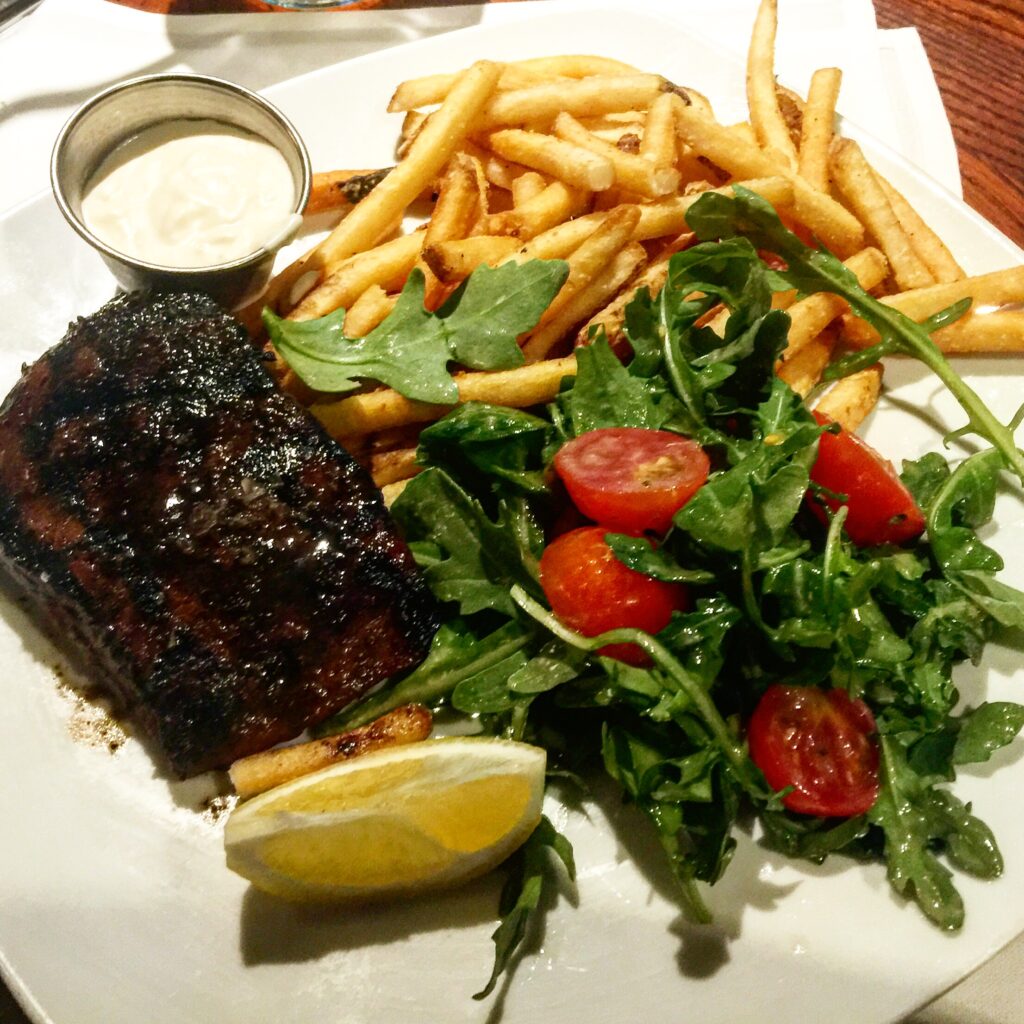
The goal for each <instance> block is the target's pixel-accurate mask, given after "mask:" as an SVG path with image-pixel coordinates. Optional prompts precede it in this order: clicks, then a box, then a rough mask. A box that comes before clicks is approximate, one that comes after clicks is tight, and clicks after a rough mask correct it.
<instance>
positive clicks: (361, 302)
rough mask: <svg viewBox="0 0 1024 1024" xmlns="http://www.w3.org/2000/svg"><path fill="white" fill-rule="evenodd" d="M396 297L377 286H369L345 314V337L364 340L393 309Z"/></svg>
mask: <svg viewBox="0 0 1024 1024" xmlns="http://www.w3.org/2000/svg"><path fill="white" fill-rule="evenodd" d="M396 301H397V296H395V295H388V293H387V292H386V291H384V289H383V288H381V286H380V285H379V284H371V285H370V287H369V288H367V289H366V291H364V292H363V294H362V295H360V296H359V298H358V299H356V300H355V301H354V302H353V303H352V305H351V306H349V307H348V311H347V312H346V313H345V335H346V337H349V338H364V337H366V335H367V334H369V333H370V331H372V330H373V329H374V327H376V326H377V325H378V324H379V323H380V322H381V321H382V320H383V319H384V318H385V317H386V316H387V315H388V313H390V312H391V310H393V309H394V308H395V302H396Z"/></svg>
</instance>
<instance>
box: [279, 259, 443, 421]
mask: <svg viewBox="0 0 1024 1024" xmlns="http://www.w3.org/2000/svg"><path fill="white" fill-rule="evenodd" d="M423 294H424V277H423V273H422V271H419V270H414V271H413V272H412V273H411V274H410V275H409V279H408V281H407V282H406V284H405V287H404V288H403V289H402V294H401V295H399V297H398V302H397V303H396V304H395V308H394V309H393V310H392V311H391V313H390V314H389V315H388V316H387V318H386V319H385V320H384V321H383V322H382V323H381V324H379V325H378V326H377V327H375V328H374V329H373V330H372V331H371V332H370V333H369V334H367V335H366V337H365V338H348V337H346V336H345V330H344V325H345V310H344V309H338V310H335V312H333V313H329V314H328V315H327V316H325V317H321V318H319V319H317V320H285V319H284V318H283V317H279V316H277V315H276V314H275V313H274V312H273V310H271V309H269V308H267V309H264V310H263V323H264V326H265V327H266V328H267V334H268V335H269V336H270V340H271V342H273V345H274V348H275V349H276V350H277V353H278V355H280V357H281V358H282V359H283V360H284V361H285V362H286V363H287V364H288V365H289V366H290V367H291V369H292V370H294V371H295V373H296V375H297V376H298V377H299V378H300V379H301V380H302V381H303V382H304V383H306V384H308V385H309V386H310V387H311V388H313V389H314V390H316V391H329V392H335V393H343V392H345V391H351V390H353V389H354V388H357V387H358V386H359V379H367V380H378V381H380V382H381V383H382V384H387V385H388V386H389V387H393V388H394V389H395V390H396V391H399V392H401V393H402V394H403V395H405V396H406V397H407V398H416V399H419V400H420V401H423V402H440V403H445V404H449V405H450V404H454V403H455V402H457V401H458V399H459V389H458V388H457V387H456V386H455V381H454V380H452V378H451V376H450V375H449V373H448V369H447V366H448V362H449V360H450V359H451V357H452V356H451V349H450V347H449V345H448V339H447V337H446V336H445V333H444V330H443V329H442V327H441V322H440V320H439V319H438V317H436V316H435V315H434V314H432V313H429V312H427V310H425V309H424V308H423Z"/></svg>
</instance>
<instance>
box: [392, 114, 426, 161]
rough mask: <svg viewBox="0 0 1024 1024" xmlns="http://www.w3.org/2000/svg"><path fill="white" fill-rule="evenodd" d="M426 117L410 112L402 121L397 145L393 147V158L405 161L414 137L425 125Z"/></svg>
mask: <svg viewBox="0 0 1024 1024" xmlns="http://www.w3.org/2000/svg"><path fill="white" fill-rule="evenodd" d="M428 117H429V115H428V114H424V113H422V112H421V111H419V110H410V111H409V113H407V114H406V115H405V117H404V118H403V119H402V130H401V132H400V133H399V136H398V143H397V144H396V145H395V156H396V157H397V158H398V159H399V160H404V159H405V157H406V155H407V154H408V152H409V150H410V148H411V147H412V144H413V142H414V141H415V140H416V136H417V135H419V133H420V131H421V129H422V128H423V126H424V125H425V124H426V123H427V119H428Z"/></svg>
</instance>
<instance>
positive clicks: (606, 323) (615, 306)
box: [573, 253, 672, 349]
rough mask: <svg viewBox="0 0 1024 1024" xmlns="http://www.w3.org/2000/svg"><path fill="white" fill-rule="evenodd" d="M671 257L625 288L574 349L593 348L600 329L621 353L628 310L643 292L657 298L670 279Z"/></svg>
mask: <svg viewBox="0 0 1024 1024" xmlns="http://www.w3.org/2000/svg"><path fill="white" fill-rule="evenodd" d="M671 257H672V253H666V254H665V255H663V256H661V257H660V258H659V259H658V260H656V261H655V262H653V263H651V264H650V265H649V266H647V267H646V268H645V269H644V271H643V273H641V274H640V275H639V276H637V277H635V278H634V279H633V280H632V281H630V282H629V285H628V287H626V288H623V289H622V290H621V291H620V292H619V294H618V295H616V296H615V298H613V299H612V301H611V302H609V303H608V305H606V306H605V307H604V308H603V309H600V310H598V311H597V312H596V313H595V314H594V315H593V316H592V317H591V318H590V319H589V320H588V321H587V322H586V323H585V324H584V325H583V326H582V327H581V328H580V329H579V331H578V332H577V333H576V341H575V343H574V345H573V347H574V348H575V347H577V346H579V345H589V344H590V341H591V339H592V337H593V334H594V332H595V331H597V330H598V329H600V330H603V331H604V334H605V337H606V338H607V339H608V344H609V345H611V347H612V348H613V349H617V348H618V347H619V346H620V345H621V344H622V342H623V339H624V337H625V335H624V333H623V327H624V326H625V323H626V306H628V305H629V304H630V302H632V301H633V297H634V296H635V295H636V293H637V292H638V291H639V290H640V289H641V288H646V289H647V290H648V292H649V293H650V294H651V295H656V294H657V293H658V292H659V291H661V289H662V288H663V287H664V284H665V281H666V280H667V279H668V261H669V259H670V258H671Z"/></svg>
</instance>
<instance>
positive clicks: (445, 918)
mask: <svg viewBox="0 0 1024 1024" xmlns="http://www.w3.org/2000/svg"><path fill="white" fill-rule="evenodd" d="M500 886H501V878H500V877H499V876H498V875H496V874H495V875H489V876H487V877H485V878H481V879H477V880H476V881H474V882H471V883H469V884H468V885H465V886H463V887H462V888H459V889H455V890H452V891H451V892H445V893H431V894H427V895H424V896H422V897H417V898H415V899H409V900H405V901H403V902H401V903H389V904H381V905H372V904H371V905H367V906H363V907H341V906H335V905H331V904H325V905H308V906H307V905H303V904H294V903H288V902H286V901H284V900H279V899H275V898H274V897H272V896H267V895H265V894H264V893H261V892H259V891H258V890H256V889H253V888H251V887H250V888H249V890H248V891H247V892H246V894H245V896H244V898H243V900H242V913H241V918H240V921H239V947H240V950H241V953H242V959H243V961H244V963H245V964H246V965H247V966H255V965H259V964H283V963H302V962H305V961H310V960H319V959H321V958H322V957H325V956H328V955H330V954H335V953H345V952H349V951H352V950H356V949H366V948H368V947H371V946H389V945H391V944H392V943H395V942H402V941H403V940H405V939H408V938H409V937H410V936H412V935H419V934H423V933H428V932H436V931H449V930H451V929H456V928H474V927H477V926H479V925H482V924H489V923H496V919H497V910H498V892H499V889H500Z"/></svg>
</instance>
